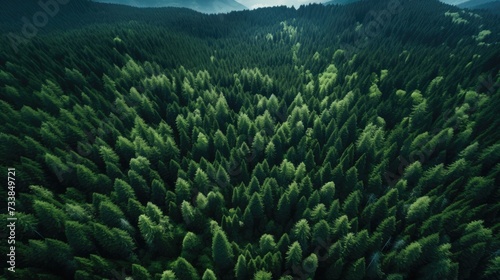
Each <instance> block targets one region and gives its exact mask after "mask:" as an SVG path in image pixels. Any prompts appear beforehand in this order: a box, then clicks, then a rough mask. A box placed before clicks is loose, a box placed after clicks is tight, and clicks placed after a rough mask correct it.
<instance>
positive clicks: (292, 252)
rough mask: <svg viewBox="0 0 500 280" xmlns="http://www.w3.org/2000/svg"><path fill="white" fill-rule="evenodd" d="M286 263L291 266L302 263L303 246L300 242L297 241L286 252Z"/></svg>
mask: <svg viewBox="0 0 500 280" xmlns="http://www.w3.org/2000/svg"><path fill="white" fill-rule="evenodd" d="M286 263H287V265H288V266H289V267H291V266H293V265H300V264H301V263H302V248H301V247H300V244H299V242H297V241H295V242H294V243H292V245H290V247H289V248H288V251H287V252H286Z"/></svg>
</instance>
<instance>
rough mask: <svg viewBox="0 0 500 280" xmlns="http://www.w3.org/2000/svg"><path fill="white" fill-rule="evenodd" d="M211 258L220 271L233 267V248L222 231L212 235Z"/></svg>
mask: <svg viewBox="0 0 500 280" xmlns="http://www.w3.org/2000/svg"><path fill="white" fill-rule="evenodd" d="M212 258H213V260H214V263H215V265H216V266H217V268H219V269H220V270H221V271H225V270H227V269H228V268H230V267H232V265H233V248H232V247H231V244H230V243H229V241H228V239H227V237H226V234H225V233H224V232H223V231H222V230H217V231H216V232H215V233H214V235H213V239H212Z"/></svg>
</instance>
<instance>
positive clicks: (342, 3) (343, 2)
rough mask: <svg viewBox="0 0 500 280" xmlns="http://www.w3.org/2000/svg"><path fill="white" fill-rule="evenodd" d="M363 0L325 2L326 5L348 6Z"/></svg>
mask: <svg viewBox="0 0 500 280" xmlns="http://www.w3.org/2000/svg"><path fill="white" fill-rule="evenodd" d="M358 1H361V0H333V1H328V2H325V3H324V4H325V5H347V4H351V3H355V2H358Z"/></svg>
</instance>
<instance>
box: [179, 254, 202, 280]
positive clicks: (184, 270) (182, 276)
mask: <svg viewBox="0 0 500 280" xmlns="http://www.w3.org/2000/svg"><path fill="white" fill-rule="evenodd" d="M172 271H173V272H174V273H175V276H176V279H179V280H199V279H200V276H199V275H198V273H197V272H196V269H195V268H194V267H193V265H191V264H190V263H189V262H188V261H186V259H184V258H183V257H179V258H178V259H177V260H176V261H175V262H174V263H173V264H172Z"/></svg>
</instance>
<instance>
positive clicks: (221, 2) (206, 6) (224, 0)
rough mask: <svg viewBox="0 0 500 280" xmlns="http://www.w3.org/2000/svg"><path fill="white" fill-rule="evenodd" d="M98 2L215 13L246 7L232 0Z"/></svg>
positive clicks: (97, 0)
mask: <svg viewBox="0 0 500 280" xmlns="http://www.w3.org/2000/svg"><path fill="white" fill-rule="evenodd" d="M93 1H94V2H98V3H108V4H122V5H127V6H132V7H138V8H163V7H176V8H188V9H192V10H195V11H198V12H201V13H206V14H215V13H228V12H232V11H241V10H245V9H247V7H245V6H244V5H242V4H240V3H238V2H236V1H234V0H209V1H203V0H187V1H177V0H146V1H137V0H93Z"/></svg>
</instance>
